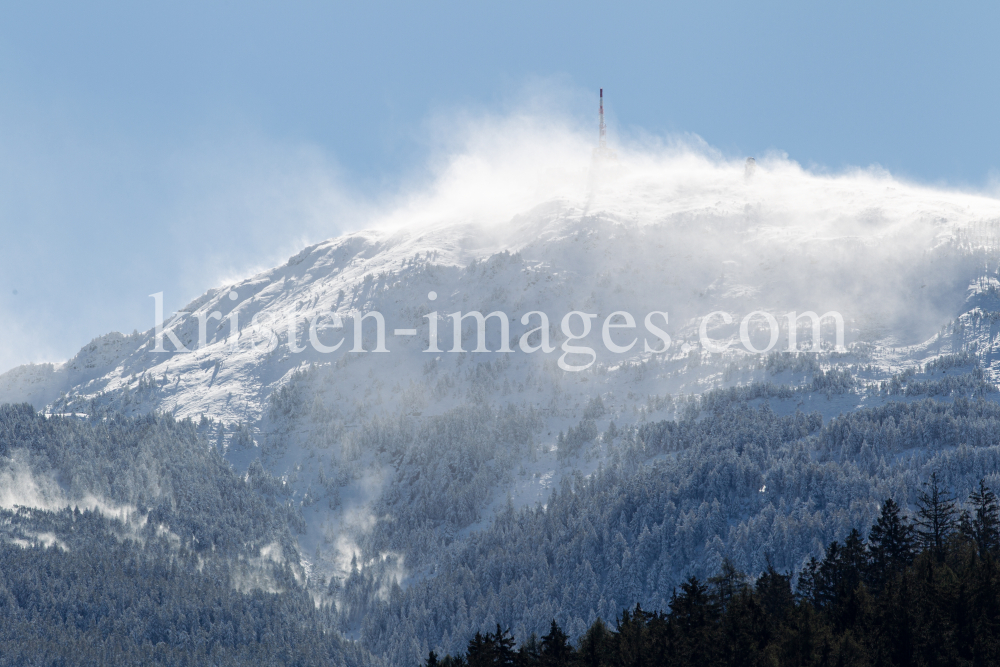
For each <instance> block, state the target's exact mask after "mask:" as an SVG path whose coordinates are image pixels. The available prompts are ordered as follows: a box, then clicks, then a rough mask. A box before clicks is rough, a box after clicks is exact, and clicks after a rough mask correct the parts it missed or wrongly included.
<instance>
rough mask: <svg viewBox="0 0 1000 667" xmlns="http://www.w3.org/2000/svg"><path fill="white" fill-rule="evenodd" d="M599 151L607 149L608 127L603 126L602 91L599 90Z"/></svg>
mask: <svg viewBox="0 0 1000 667" xmlns="http://www.w3.org/2000/svg"><path fill="white" fill-rule="evenodd" d="M600 148H601V151H605V150H607V148H608V127H607V126H606V125H605V124H604V89H603V88H601V143H600Z"/></svg>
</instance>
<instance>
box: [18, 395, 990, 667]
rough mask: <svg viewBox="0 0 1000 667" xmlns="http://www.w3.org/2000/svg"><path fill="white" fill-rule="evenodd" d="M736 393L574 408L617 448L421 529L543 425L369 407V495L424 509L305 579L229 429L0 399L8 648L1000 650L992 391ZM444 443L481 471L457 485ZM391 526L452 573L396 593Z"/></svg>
mask: <svg viewBox="0 0 1000 667" xmlns="http://www.w3.org/2000/svg"><path fill="white" fill-rule="evenodd" d="M753 400H756V394H753V395H750V394H743V393H738V392H710V393H708V394H706V395H705V396H704V397H702V398H701V399H700V400H699V401H698V402H697V403H690V404H687V405H686V407H685V409H684V410H683V411H682V413H681V415H680V417H679V418H678V419H675V420H664V421H657V422H647V423H645V424H641V425H638V426H622V427H616V426H613V425H611V426H609V427H608V429H607V431H606V432H603V433H598V434H597V435H596V436H594V435H593V433H592V431H593V430H594V429H593V428H592V427H591V426H590V425H589V424H587V423H581V426H580V427H579V428H574V429H572V432H571V435H568V436H564V441H566V442H569V441H570V440H573V439H579V438H581V437H583V438H584V441H583V442H582V444H580V445H579V446H580V447H581V448H586V447H593V446H594V443H595V442H596V443H604V444H606V445H607V446H608V447H609V448H610V449H611V456H610V457H609V458H608V461H607V466H606V467H599V468H598V469H597V470H596V472H595V473H594V474H592V475H591V476H590V477H589V478H586V479H584V478H583V477H577V478H570V479H565V478H564V480H563V483H561V484H560V485H559V486H558V487H557V488H554V489H553V490H552V493H551V495H550V496H549V497H548V499H547V502H546V503H545V504H542V503H538V504H537V505H535V506H526V507H521V508H515V507H513V506H512V505H511V504H510V503H509V502H508V504H507V507H506V508H502V509H500V510H499V511H498V512H497V513H496V515H495V516H494V517H493V519H492V520H491V521H490V522H489V523H487V524H485V525H484V526H482V527H481V528H480V529H479V531H478V532H477V533H476V534H475V535H473V536H471V537H470V538H469V539H467V540H466V541H465V542H464V543H461V542H458V541H453V542H449V541H447V540H445V539H443V538H441V537H436V536H440V535H447V534H448V532H450V531H451V530H452V528H451V526H452V525H454V526H457V527H461V526H465V525H468V522H469V521H471V520H472V519H469V518H465V519H462V518H460V515H459V513H458V512H457V511H455V510H453V509H452V508H453V507H456V508H457V507H464V508H465V511H467V512H468V514H469V517H473V518H474V517H476V516H477V515H478V512H479V511H480V510H478V509H477V507H479V506H481V505H477V504H476V503H481V502H482V500H481V497H483V496H484V495H485V494H486V491H485V490H484V489H487V488H488V486H484V479H485V480H487V481H489V479H491V476H496V477H500V476H502V475H503V474H504V472H503V468H501V467H499V466H497V465H495V463H494V462H495V461H498V460H499V461H503V462H507V459H506V458H501V457H503V456H510V455H511V454H510V452H511V448H510V447H505V446H503V445H502V443H503V442H505V438H507V437H515V438H517V437H522V436H523V437H528V436H530V433H531V432H532V431H531V430H532V429H533V428H536V426H535V424H534V421H533V420H534V419H535V417H533V416H532V414H531V413H530V412H529V413H525V412H523V411H518V410H517V409H514V408H507V409H504V410H493V409H491V408H489V407H488V406H485V407H483V408H480V409H477V410H466V409H462V410H457V411H455V412H453V413H449V414H447V415H445V416H443V417H440V418H436V420H435V421H432V422H430V426H429V427H427V428H426V429H424V430H408V429H407V428H405V424H402V423H400V424H395V425H392V424H387V425H382V426H379V428H378V429H376V428H374V426H373V427H372V428H370V429H369V428H368V427H366V428H365V429H362V430H361V435H362V436H363V437H364V438H365V439H366V441H365V442H364V443H363V445H364V448H367V449H368V450H370V451H374V452H376V453H377V454H378V455H379V456H382V457H385V460H386V461H387V462H388V464H390V465H396V466H397V468H398V470H399V475H400V479H399V480H398V482H397V484H396V487H395V488H396V494H397V495H394V496H390V497H387V498H386V499H385V500H384V501H383V502H384V503H385V505H384V506H383V507H384V509H383V511H384V512H385V514H386V515H388V516H391V515H395V516H397V517H408V516H412V517H417V516H420V515H421V514H426V515H427V516H431V517H433V516H438V515H440V517H441V518H440V521H439V522H438V523H437V524H436V525H435V524H432V523H426V522H425V523H417V522H415V521H409V522H408V523H406V524H405V525H398V524H397V525H396V527H395V529H393V528H392V526H391V525H389V522H387V521H383V520H381V519H380V520H379V521H378V522H376V524H375V526H374V527H373V529H372V530H371V531H370V533H369V535H370V538H369V539H370V540H371V541H370V542H369V543H367V544H362V545H360V548H361V549H362V551H361V556H360V557H359V558H356V559H354V560H353V561H352V562H351V566H350V572H349V575H348V576H346V577H344V578H343V579H338V578H329V577H325V576H322V575H317V574H316V573H315V572H310V571H309V569H308V567H309V558H308V556H307V555H306V554H303V553H301V550H300V547H299V543H298V538H299V537H300V536H301V535H303V534H304V530H305V520H304V518H303V513H304V511H306V510H308V505H307V504H306V503H305V502H303V501H302V500H299V499H298V498H297V497H295V496H294V494H293V491H292V485H291V484H289V483H287V481H286V480H285V479H282V478H277V477H274V476H273V475H271V474H270V473H269V472H267V470H265V469H264V467H262V465H261V463H260V459H253V460H252V461H251V462H250V463H249V465H248V467H247V468H246V469H245V470H243V471H239V470H238V469H237V468H236V467H235V466H233V465H232V464H231V463H230V462H229V461H228V460H227V459H226V458H225V457H224V456H223V448H224V447H225V446H229V447H236V446H240V447H247V446H248V445H242V444H232V443H238V442H239V440H238V438H242V437H245V434H244V431H243V430H241V429H234V430H233V434H232V435H233V437H232V438H231V439H230V441H229V442H228V443H226V441H224V440H223V439H222V438H221V437H219V433H221V431H220V430H219V429H218V428H216V427H215V426H214V425H213V424H212V423H211V422H210V420H201V421H195V420H190V419H184V420H177V419H174V418H173V417H172V416H170V415H169V414H160V413H151V414H147V415H142V416H125V415H123V414H122V413H120V412H118V411H116V410H114V409H105V410H97V409H95V410H92V411H91V413H90V414H89V415H75V416H51V415H44V414H41V413H38V412H36V411H35V410H33V409H32V408H31V407H30V406H27V405H14V406H10V405H8V406H0V463H2V466H0V482H2V484H0V487H2V488H0V491H3V492H4V493H6V494H7V496H5V498H6V499H5V500H4V502H5V503H7V504H6V505H5V506H3V507H0V665H22V664H54V665H56V664H64V665H109V664H163V665H196V664H197V665H200V664H214V665H236V664H276V665H278V664H281V665H285V664H291V665H328V664H336V665H358V667H365V666H368V665H371V666H372V667H381V666H382V665H418V664H421V663H423V662H427V663H430V664H435V663H440V664H451V665H459V664H467V665H470V666H472V665H483V664H491V665H493V664H499V665H505V664H508V665H509V664H523V665H532V664H539V665H563V664H566V665H581V664H582V665H661V664H663V665H699V666H700V665H702V664H704V665H716V664H717V665H742V664H747V665H756V664H760V665H765V664H766V665H814V664H815V665H937V664H940V665H961V664H968V665H991V664H1000V653H998V648H997V642H996V641H995V637H996V636H997V635H998V631H1000V628H998V627H997V625H998V623H1000V564H998V561H997V558H998V557H1000V525H998V524H1000V521H998V502H997V498H996V496H995V494H994V492H993V491H992V490H991V489H992V488H996V487H997V476H996V474H995V470H996V469H997V461H998V460H1000V446H998V445H997V444H996V442H997V434H998V433H1000V407H998V406H997V404H996V403H994V402H991V401H987V400H983V399H982V398H974V399H973V398H969V399H966V398H961V397H959V398H956V399H954V400H953V401H951V402H945V401H937V400H933V399H924V398H920V399H918V400H913V401H910V402H889V403H886V404H885V405H883V406H879V407H875V408H865V409H860V410H856V411H854V412H852V413H849V414H847V415H842V416H840V417H837V418H834V419H831V420H829V421H826V422H824V420H823V419H822V417H821V416H820V415H819V414H817V413H810V414H805V413H802V412H799V411H796V412H794V413H792V414H786V415H781V414H778V413H776V412H774V411H773V410H772V409H771V408H770V407H769V406H768V404H767V403H761V404H759V405H757V406H754V405H753V404H752V403H751V401H753ZM600 409H601V406H600V404H599V403H598V402H595V403H594V404H593V405H591V406H589V407H588V411H589V414H590V415H591V416H587V417H585V421H586V419H591V418H594V416H597V415H599V413H600ZM375 426H378V425H377V424H376V425H375ZM505 433H513V434H514V435H513V436H509V435H505ZM580 433H584V436H581V435H580ZM470 434H471V435H470ZM524 434H527V435H524ZM588 434H589V435H588ZM473 435H475V438H476V439H475V440H474V441H475V442H476V443H477V444H476V447H475V448H472V449H471V450H470V449H469V448H467V447H465V446H463V443H469V442H472V441H473V440H472V439H471V438H473ZM590 438H594V440H590ZM250 446H252V445H250ZM524 447H525V448H526V451H527V453H526V454H525V456H530V455H531V453H530V449H528V445H524ZM364 448H362V447H358V448H357V449H358V451H365V449H364ZM421 457H429V460H430V461H432V462H433V463H434V465H424V464H421V465H419V466H418V465H416V464H410V463H407V462H408V461H410V460H417V459H420V458H421ZM462 457H465V458H464V459H463V458H462ZM472 457H475V458H474V459H473V458H472ZM462 460H466V462H467V464H468V465H466V468H468V469H470V470H475V471H477V472H476V474H475V475H470V476H469V477H468V478H464V477H457V478H452V479H447V476H448V475H449V474H450V473H449V471H450V470H452V469H453V468H455V467H457V466H458V465H459V463H460V462H461V461H462ZM394 461H397V463H393V462H394ZM468 461H472V463H468ZM351 464H352V462H351V460H350V459H349V458H344V459H343V462H342V463H341V464H338V465H342V466H343V469H349V468H348V466H350V465H351ZM418 473H419V474H418ZM404 475H405V476H404ZM438 489H443V491H441V492H438V491H437V490H438ZM13 492H16V494H17V496H16V499H17V500H18V501H19V502H16V503H14V506H13V507H11V505H10V497H11V496H10V494H11V493H13ZM390 502H391V503H393V504H389V503H390ZM404 504H408V505H409V506H410V507H409V510H408V512H407V511H403V510H401V509H398V507H402V506H403V505H404ZM431 505H437V506H438V509H437V513H438V514H434V512H432V511H430V510H428V511H426V512H425V508H428V507H430V506H431ZM404 538H409V539H412V540H413V544H412V545H411V548H412V550H413V554H414V555H413V557H412V559H411V560H409V561H405V562H408V563H410V564H411V567H413V564H419V562H420V561H418V560H417V557H421V558H426V559H428V561H430V559H431V556H432V555H434V554H435V553H436V554H438V555H440V557H441V558H442V561H443V563H444V566H442V567H440V569H430V568H428V569H427V570H425V573H426V574H425V576H423V577H422V578H421V579H419V580H418V579H412V580H409V581H406V582H403V583H404V585H402V586H401V585H400V584H399V583H398V582H397V581H396V580H395V579H394V578H392V568H393V567H395V566H396V565H395V564H396V563H398V562H399V560H393V559H392V558H388V557H387V558H382V559H378V558H370V557H369V556H367V555H366V554H368V553H376V554H377V553H380V552H388V551H390V550H391V549H393V548H395V547H394V543H393V542H389V541H388V540H402V539H404ZM821 539H822V541H820V540H821ZM435 540H436V541H435ZM824 545H825V546H824Z"/></svg>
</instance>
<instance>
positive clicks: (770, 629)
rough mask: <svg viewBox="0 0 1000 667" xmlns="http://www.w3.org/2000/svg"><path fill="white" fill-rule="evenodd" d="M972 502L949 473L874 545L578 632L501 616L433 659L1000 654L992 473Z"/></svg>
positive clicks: (849, 664) (725, 579)
mask: <svg viewBox="0 0 1000 667" xmlns="http://www.w3.org/2000/svg"><path fill="white" fill-rule="evenodd" d="M966 504H967V505H968V508H967V509H965V510H962V511H961V512H959V510H958V507H957V505H956V503H955V499H954V496H952V495H951V494H950V493H949V492H948V491H947V490H945V488H944V487H943V486H941V485H940V483H939V480H938V479H937V478H936V476H934V477H932V480H931V482H930V483H929V484H927V485H926V486H925V488H924V489H922V490H921V492H920V494H919V498H918V502H917V512H916V515H915V517H914V520H913V522H912V523H911V522H910V521H908V520H907V519H906V518H905V517H903V516H901V512H900V508H899V506H898V505H896V503H895V502H894V501H893V500H892V499H887V500H886V501H885V502H884V504H883V506H882V510H881V514H880V516H879V518H878V521H877V522H876V523H875V525H873V526H872V527H871V530H870V532H869V536H868V539H867V541H865V540H862V538H861V534H860V533H859V532H858V531H856V530H853V531H851V533H850V534H849V535H848V536H847V538H846V539H845V540H844V541H843V542H842V543H840V542H836V541H835V542H831V543H830V544H829V545H828V546H827V549H826V553H825V555H824V557H823V558H822V559H815V558H813V559H810V562H809V565H808V566H807V568H806V569H805V571H804V572H802V573H801V575H800V576H799V577H798V583H797V586H794V587H793V579H794V577H792V576H790V575H789V574H787V573H784V572H779V571H778V570H776V569H775V568H774V567H773V565H771V564H770V563H769V564H768V565H767V567H766V569H765V570H764V571H763V572H761V573H760V574H759V576H756V577H753V578H752V579H751V578H748V577H747V575H746V574H745V573H744V572H742V571H740V570H739V569H737V568H736V567H735V566H734V565H733V563H732V562H731V561H729V560H725V561H723V563H722V565H721V567H720V568H719V570H718V571H717V572H716V573H715V574H714V575H713V576H712V577H710V578H708V579H707V580H706V579H699V578H698V577H695V576H691V577H689V578H688V579H687V580H685V581H684V582H682V583H681V584H680V585H679V586H678V587H676V588H674V589H673V591H672V593H671V596H670V602H669V609H667V610H663V611H650V610H648V609H643V607H642V605H639V604H637V605H635V607H634V608H632V609H626V610H623V611H622V612H621V614H620V615H619V616H617V617H616V619H615V622H614V624H613V629H612V627H609V625H608V624H606V623H605V622H604V621H603V620H601V619H598V620H596V621H594V622H593V623H592V624H591V626H590V627H589V628H588V629H587V631H586V632H585V633H583V635H582V636H581V637H580V638H579V640H578V641H577V642H573V641H571V638H570V637H569V636H567V635H566V633H565V632H564V631H563V630H562V628H560V627H559V625H558V623H557V622H556V621H555V620H552V621H551V622H550V625H549V626H548V632H547V633H546V634H544V635H542V636H541V637H539V636H538V635H537V634H536V633H532V634H531V635H529V636H526V637H525V636H522V637H514V636H512V635H511V633H510V631H509V630H507V629H505V628H502V627H501V626H500V625H497V626H496V629H495V630H494V631H493V632H477V633H476V635H475V636H474V637H473V638H472V639H471V640H470V641H469V642H468V646H467V649H466V650H465V651H462V652H458V653H456V654H454V655H451V654H448V655H445V656H439V655H438V654H437V653H435V652H433V651H431V652H429V653H428V656H427V658H426V660H425V661H424V663H423V664H424V665H425V667H487V666H494V665H497V666H499V665H509V666H511V667H514V666H516V667H535V666H539V667H541V666H545V667H612V666H621V667H626V666H627V667H645V666H653V665H657V666H662V667H714V666H716V665H718V667H744V666H745V667H752V666H757V665H788V666H790V667H791V666H793V665H794V666H795V667H821V666H823V667H825V666H830V667H832V666H834V665H837V666H842V667H866V666H869V665H870V666H873V667H874V666H876V665H878V666H881V667H903V666H907V665H982V666H986V665H995V664H998V662H1000V639H998V630H1000V563H998V560H997V558H998V555H1000V509H998V506H997V498H996V495H995V494H994V493H993V492H992V490H990V489H989V487H987V486H986V485H985V483H983V482H982V481H981V482H980V485H979V486H978V487H977V488H976V490H975V491H973V492H972V493H971V494H970V495H969V497H968V499H967V503H966Z"/></svg>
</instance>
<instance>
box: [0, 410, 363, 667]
mask: <svg viewBox="0 0 1000 667" xmlns="http://www.w3.org/2000/svg"><path fill="white" fill-rule="evenodd" d="M0 480H2V487H0V493H2V494H3V496H4V507H0V664H3V665H23V664H53V665H55V664H65V665H111V664H163V665H202V664H209V663H210V664H215V665H245V664H300V665H328V664H368V662H367V661H366V660H363V659H362V658H361V656H360V653H359V651H358V650H357V649H356V648H355V647H353V646H352V645H351V644H350V643H345V642H343V641H342V640H341V639H340V638H339V635H338V634H337V633H336V632H335V631H334V630H333V628H332V623H331V619H330V617H329V615H328V614H327V613H326V612H324V609H323V605H322V603H321V604H320V605H317V604H316V602H317V600H316V598H315V597H314V596H313V595H311V594H310V592H309V591H308V589H307V588H306V586H305V583H306V579H305V573H304V571H303V569H302V566H301V563H300V559H299V557H298V553H297V551H296V547H295V540H294V537H293V535H292V533H291V532H290V531H291V530H294V527H295V526H296V525H297V524H299V523H300V522H301V518H298V517H297V514H296V512H295V511H294V510H293V509H292V508H291V507H290V506H289V504H288V502H287V493H286V492H285V491H284V489H283V487H284V485H283V484H282V483H281V482H280V481H278V480H274V479H273V478H271V477H270V475H268V474H267V473H266V472H264V471H263V470H262V469H261V468H260V466H259V465H257V466H255V467H252V468H251V470H249V471H248V472H247V473H246V474H245V475H244V476H242V477H241V476H239V475H237V474H236V473H235V472H234V471H233V470H232V468H231V467H230V466H229V464H228V463H226V461H225V460H224V459H223V458H222V457H221V456H220V455H219V453H218V451H217V450H216V449H215V448H214V447H211V446H209V445H208V443H207V442H206V441H205V439H204V438H203V437H201V436H200V435H199V433H198V427H197V426H196V425H195V424H193V423H192V422H190V421H184V422H177V421H175V420H174V419H172V418H171V417H169V416H158V415H149V416H146V417H141V418H135V419H133V418H127V417H121V416H117V415H114V414H105V415H103V417H100V418H81V417H65V418H63V417H52V418H46V417H45V416H43V415H40V414H38V413H36V412H35V411H34V409H32V408H31V407H30V406H24V405H21V406H2V407H0ZM328 603H329V601H327V604H328Z"/></svg>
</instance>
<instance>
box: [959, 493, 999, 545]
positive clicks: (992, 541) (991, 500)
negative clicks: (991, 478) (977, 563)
mask: <svg viewBox="0 0 1000 667" xmlns="http://www.w3.org/2000/svg"><path fill="white" fill-rule="evenodd" d="M969 504H970V505H971V506H972V510H973V512H974V514H973V516H972V517H971V519H972V520H971V522H970V525H969V527H968V529H967V530H968V531H969V533H968V535H969V537H970V538H971V539H972V540H973V541H974V542H975V543H976V548H977V549H978V550H979V555H980V556H982V557H985V556H986V555H987V554H991V553H995V552H996V550H997V547H998V545H1000V506H998V505H997V497H996V494H994V493H993V491H991V490H990V488H989V487H988V486H986V480H985V479H980V480H979V488H978V489H976V490H975V491H973V492H972V493H971V494H969Z"/></svg>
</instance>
